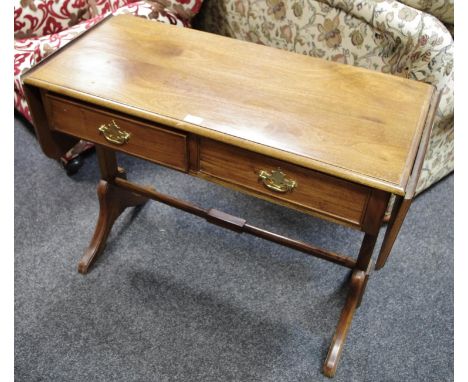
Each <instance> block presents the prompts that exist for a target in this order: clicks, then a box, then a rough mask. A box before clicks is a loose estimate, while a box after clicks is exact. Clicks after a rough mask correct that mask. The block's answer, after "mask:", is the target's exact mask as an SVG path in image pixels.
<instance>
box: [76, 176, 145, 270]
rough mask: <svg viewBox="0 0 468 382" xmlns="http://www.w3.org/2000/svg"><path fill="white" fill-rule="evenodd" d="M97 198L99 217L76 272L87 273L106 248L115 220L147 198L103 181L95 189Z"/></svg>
mask: <svg viewBox="0 0 468 382" xmlns="http://www.w3.org/2000/svg"><path fill="white" fill-rule="evenodd" d="M97 194H98V198H99V217H98V221H97V224H96V228H95V231H94V235H93V238H92V239H91V243H90V244H89V246H88V249H87V250H86V252H85V254H84V256H83V257H82V258H81V260H80V262H79V263H78V271H79V272H80V273H83V274H84V273H87V272H88V269H89V266H90V265H91V263H92V262H93V261H94V260H95V259H96V257H97V256H99V255H100V254H101V253H102V251H103V250H104V247H105V246H106V241H107V237H108V235H109V233H110V230H111V229H112V226H113V224H114V222H115V220H116V219H117V218H118V217H119V216H120V214H121V213H122V212H123V211H124V210H125V208H127V207H134V206H138V205H141V204H143V203H146V201H147V200H148V198H146V197H144V196H141V195H138V194H135V193H133V192H130V191H127V190H124V189H122V188H119V187H117V186H115V185H113V184H112V183H108V182H106V181H105V180H101V181H100V182H99V185H98V188H97Z"/></svg>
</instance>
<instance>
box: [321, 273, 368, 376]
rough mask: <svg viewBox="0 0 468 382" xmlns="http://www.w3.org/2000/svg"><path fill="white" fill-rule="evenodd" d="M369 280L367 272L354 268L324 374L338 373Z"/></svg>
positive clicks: (324, 367)
mask: <svg viewBox="0 0 468 382" xmlns="http://www.w3.org/2000/svg"><path fill="white" fill-rule="evenodd" d="M366 281H367V275H366V272H364V271H361V270H354V271H353V273H352V275H351V281H350V290H349V293H348V297H347V298H346V303H345V306H344V307H343V310H342V311H341V316H340V320H339V321H338V325H337V327H336V331H335V335H334V336H333V339H332V342H331V345H330V348H329V350H328V355H327V358H326V359H325V363H324V364H323V374H325V375H326V376H327V377H330V378H331V377H333V376H334V375H335V373H336V367H337V366H338V362H339V360H340V356H341V352H342V350H343V347H344V342H345V340H346V335H347V334H348V330H349V327H350V326H351V321H352V320H353V316H354V312H355V310H356V308H357V307H358V306H359V303H360V301H361V297H362V294H363V293H364V289H365V284H366Z"/></svg>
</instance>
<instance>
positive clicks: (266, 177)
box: [258, 167, 297, 193]
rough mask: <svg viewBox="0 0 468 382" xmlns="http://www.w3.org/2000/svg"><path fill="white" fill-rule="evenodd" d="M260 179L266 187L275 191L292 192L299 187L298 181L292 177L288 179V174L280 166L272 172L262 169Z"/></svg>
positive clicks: (259, 174)
mask: <svg viewBox="0 0 468 382" xmlns="http://www.w3.org/2000/svg"><path fill="white" fill-rule="evenodd" d="M258 179H261V180H262V182H263V184H264V185H265V187H267V188H268V189H270V190H273V191H275V192H281V193H285V192H288V191H289V192H291V191H292V190H293V189H294V188H296V187H297V182H296V181H295V180H292V179H287V178H286V174H285V173H284V172H282V171H281V169H280V168H279V167H278V169H277V170H272V171H271V172H268V171H265V170H260V172H259V173H258Z"/></svg>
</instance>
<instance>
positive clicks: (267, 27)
mask: <svg viewBox="0 0 468 382" xmlns="http://www.w3.org/2000/svg"><path fill="white" fill-rule="evenodd" d="M453 19H454V18H453V0H404V1H391V0H291V1H289V0H266V1H256V0H205V3H204V5H203V8H202V11H201V12H200V14H199V17H198V19H197V22H196V27H197V28H199V29H203V30H205V31H208V32H212V33H217V34H221V35H225V36H229V37H233V38H236V39H241V40H247V41H252V42H256V43H259V44H264V45H269V46H273V47H277V48H280V49H286V50H289V51H294V52H297V53H302V54H307V55H311V56H316V57H321V58H324V59H327V60H332V61H337V62H341V63H344V64H349V65H356V66H361V67H365V68H368V69H372V70H376V71H380V72H383V73H389V74H393V75H396V76H402V77H407V78H410V79H414V80H417V81H424V82H427V83H430V84H432V85H434V86H435V87H436V88H437V89H438V90H439V91H440V92H441V94H442V96H441V101H440V105H439V108H438V111H437V117H436V121H435V124H434V127H433V131H432V136H431V141H430V146H429V149H428V152H427V155H426V158H425V162H424V165H423V166H424V167H423V172H422V175H421V178H420V181H419V183H418V189H417V191H418V192H421V191H422V190H424V189H426V188H427V187H429V186H430V185H431V184H433V183H435V182H437V181H438V180H439V179H441V178H442V177H444V176H445V175H447V174H449V173H450V172H451V171H453V151H454V150H453V44H454V42H453V37H452V34H451V32H450V31H453ZM265 70H268V68H265ZM284 86H287V84H284ZM311 86H313V85H312V84H311ZM311 107H313V105H311Z"/></svg>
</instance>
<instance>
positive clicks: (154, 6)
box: [14, 0, 202, 163]
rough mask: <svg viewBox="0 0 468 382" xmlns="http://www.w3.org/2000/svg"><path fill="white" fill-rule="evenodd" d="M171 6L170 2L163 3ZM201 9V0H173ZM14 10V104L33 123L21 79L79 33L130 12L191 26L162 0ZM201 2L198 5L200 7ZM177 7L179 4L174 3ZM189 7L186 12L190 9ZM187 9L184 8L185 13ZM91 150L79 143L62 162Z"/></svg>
mask: <svg viewBox="0 0 468 382" xmlns="http://www.w3.org/2000/svg"><path fill="white" fill-rule="evenodd" d="M164 2H167V3H168V5H172V2H171V1H168V0H164ZM173 2H174V3H177V2H181V3H186V4H185V5H186V6H188V7H189V8H190V9H191V10H193V9H197V10H199V8H200V7H199V5H201V2H202V0H173ZM17 3H18V4H17V6H16V7H15V43H14V92H15V93H14V102H15V109H17V110H18V111H19V112H20V113H21V114H22V115H23V116H24V117H25V118H26V119H28V120H29V121H30V122H32V119H31V115H30V112H29V108H28V105H27V103H26V100H25V98H24V90H23V86H22V83H21V79H20V76H21V74H22V73H24V72H25V71H27V70H29V69H30V68H32V67H34V66H35V65H36V64H38V63H39V62H40V61H42V60H43V59H44V58H45V57H47V56H48V55H49V54H51V53H52V52H54V51H55V50H57V49H59V48H61V47H63V46H65V45H66V44H68V43H69V42H70V41H71V40H73V39H74V38H75V37H77V36H78V35H79V34H81V33H83V32H84V31H85V30H87V29H89V28H91V27H92V26H93V25H95V24H96V23H98V22H100V21H101V20H102V19H103V18H104V17H105V16H107V15H108V14H109V13H111V12H112V13H114V14H121V13H130V14H133V15H135V16H139V17H145V18H147V19H151V20H155V21H160V22H164V23H168V24H173V25H178V26H185V27H188V26H190V25H189V19H190V18H188V17H187V14H186V13H183V14H180V15H179V14H178V13H176V12H175V10H176V9H178V7H177V6H175V7H168V8H166V6H163V4H162V3H163V2H162V1H135V0H17ZM197 3H199V5H197ZM175 5H177V4H175ZM189 8H187V9H189ZM185 9H186V8H181V10H183V12H185ZM89 147H92V144H90V143H88V142H83V141H80V143H79V144H77V145H76V146H75V147H74V148H72V149H70V151H68V152H67V153H66V154H65V155H64V157H63V158H62V161H63V162H64V163H66V162H67V161H69V160H71V159H73V158H74V157H76V156H77V155H79V154H80V153H81V152H82V151H83V150H86V149H88V148H89Z"/></svg>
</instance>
